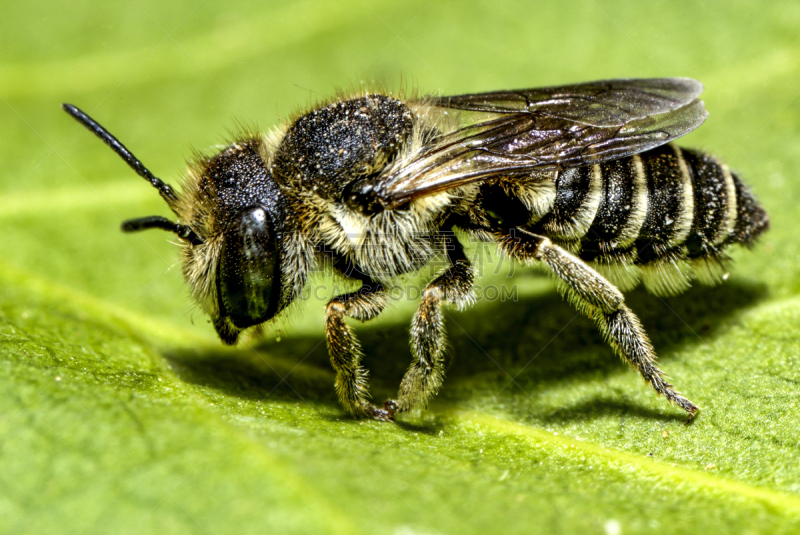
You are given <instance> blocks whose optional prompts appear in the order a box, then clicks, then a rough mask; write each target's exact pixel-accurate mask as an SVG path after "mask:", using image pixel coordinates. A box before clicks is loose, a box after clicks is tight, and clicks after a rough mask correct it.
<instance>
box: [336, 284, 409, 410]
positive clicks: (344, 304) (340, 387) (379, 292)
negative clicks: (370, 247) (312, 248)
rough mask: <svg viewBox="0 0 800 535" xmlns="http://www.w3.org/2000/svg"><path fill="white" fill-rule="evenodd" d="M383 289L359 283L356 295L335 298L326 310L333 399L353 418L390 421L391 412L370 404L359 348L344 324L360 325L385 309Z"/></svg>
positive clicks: (365, 372) (352, 293)
mask: <svg viewBox="0 0 800 535" xmlns="http://www.w3.org/2000/svg"><path fill="white" fill-rule="evenodd" d="M386 303H387V295H386V290H385V289H384V287H383V285H381V284H380V283H378V282H375V281H373V280H371V279H365V280H363V281H362V286H361V288H360V289H359V290H357V291H355V292H350V293H347V294H343V295H340V296H338V297H334V298H333V299H331V301H330V302H329V303H328V304H327V306H326V309H325V310H326V313H325V335H326V338H327V342H328V353H329V355H330V358H331V365H332V366H333V369H334V370H336V395H337V396H338V397H339V402H340V403H341V404H342V406H344V408H345V409H347V410H348V411H349V412H350V413H351V414H353V415H354V416H369V417H371V418H375V419H376V420H391V419H392V417H393V416H394V410H392V409H391V408H378V407H375V406H374V405H372V404H370V403H369V401H368V400H369V397H370V395H369V387H368V385H367V371H366V370H365V369H364V368H363V367H362V366H361V357H362V356H363V353H362V351H361V344H360V343H359V342H358V339H357V338H356V337H355V335H354V334H353V333H352V331H351V330H350V327H348V326H347V323H345V316H348V317H351V318H355V319H357V320H361V321H367V320H369V319H372V318H374V317H375V316H377V315H378V314H380V313H381V311H382V310H383V309H384V308H385V307H386Z"/></svg>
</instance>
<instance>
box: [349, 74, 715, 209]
mask: <svg viewBox="0 0 800 535" xmlns="http://www.w3.org/2000/svg"><path fill="white" fill-rule="evenodd" d="M702 90H703V86H702V84H701V83H700V82H698V81H696V80H692V79H689V78H655V79H643V80H606V81H600V82H591V83H586V84H578V85H567V86H560V87H547V88H541V89H525V90H520V91H496V92H492V93H479V94H475V95H460V96H454V97H436V98H432V99H425V100H424V101H421V102H422V103H423V104H425V105H428V106H432V107H433V108H434V111H436V109H439V110H440V111H442V112H444V111H448V110H461V111H460V112H459V113H460V114H461V115H463V116H464V117H466V118H467V119H469V118H470V117H476V119H474V120H473V122H470V123H467V124H461V125H459V126H457V127H455V128H453V129H452V130H451V131H449V132H443V133H442V134H441V135H439V136H438V137H437V138H436V139H434V140H433V142H432V143H431V144H430V147H429V148H428V149H426V150H423V151H421V153H420V154H419V155H418V156H417V157H415V158H414V159H413V160H412V161H410V162H405V163H404V165H403V166H402V167H399V168H396V169H394V170H392V171H391V172H390V174H389V175H388V176H384V177H381V179H380V180H379V181H378V183H374V184H370V185H368V186H367V187H366V188H365V189H368V190H370V191H369V196H370V197H372V198H373V199H375V200H376V201H378V202H379V203H380V204H382V205H383V206H386V207H388V208H392V207H396V206H399V205H401V204H403V203H405V202H407V201H409V200H411V199H414V198H416V197H420V196H422V195H427V194H429V193H433V192H436V191H442V190H445V189H450V188H453V187H457V186H461V185H465V184H469V183H472V182H476V181H482V180H486V179H488V178H491V177H493V176H500V175H505V176H509V175H511V176H513V175H522V174H526V173H528V172H530V171H531V170H547V169H563V168H567V167H579V166H583V165H591V164H596V163H600V162H605V161H608V160H615V159H618V158H622V157H625V156H630V155H632V154H636V153H639V152H643V151H646V150H649V149H652V148H655V147H658V146H659V145H663V144H664V143H668V142H669V141H672V140H673V139H675V138H677V137H680V136H682V135H684V134H686V133H687V132H690V131H692V130H694V129H695V128H697V127H698V126H700V124H702V123H703V121H704V120H705V118H706V117H707V115H708V113H707V112H706V110H705V108H704V107H703V102H702V101H700V100H698V99H697V98H696V97H697V96H698V95H699V94H700V93H701V92H702ZM365 186H366V185H365ZM364 193H367V192H366V191H364Z"/></svg>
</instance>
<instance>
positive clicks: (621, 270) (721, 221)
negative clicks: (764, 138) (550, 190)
mask: <svg viewBox="0 0 800 535" xmlns="http://www.w3.org/2000/svg"><path fill="white" fill-rule="evenodd" d="M536 227H537V228H536V230H538V231H539V232H542V233H545V234H547V235H548V236H550V237H551V238H553V239H554V240H556V241H558V242H560V243H562V244H564V245H565V246H567V247H569V248H571V249H572V250H579V251H580V253H579V254H580V256H581V257H582V258H583V259H585V260H589V261H593V262H594V265H595V266H596V268H597V269H598V271H600V272H602V273H603V274H604V275H606V276H607V277H609V278H610V279H612V281H613V282H615V283H617V284H618V285H619V286H621V287H622V288H623V289H624V288H628V287H632V286H634V285H635V284H636V283H637V282H638V280H639V278H640V277H642V278H643V279H644V283H645V285H646V286H647V288H648V290H650V291H651V292H653V293H656V294H659V295H663V294H672V293H677V292H680V291H682V290H684V289H685V288H686V287H688V286H689V283H690V281H691V279H692V278H693V277H695V276H696V277H697V278H699V279H701V280H702V281H703V282H716V281H718V280H720V279H721V278H722V277H723V276H724V271H725V270H724V268H723V266H722V262H723V261H724V260H725V259H726V257H725V256H724V254H723V253H722V250H723V249H724V248H725V247H726V246H727V245H729V244H731V243H741V244H744V245H749V244H751V243H752V242H753V241H754V240H755V239H756V238H757V237H758V236H759V235H760V234H761V233H762V232H764V231H765V230H766V229H767V228H768V227H769V219H768V217H767V215H766V213H765V212H764V210H763V209H762V208H761V206H760V205H759V204H758V203H757V201H756V200H755V198H754V197H753V195H752V194H751V193H750V192H749V191H748V190H747V188H746V187H745V186H744V185H743V184H742V183H741V181H739V179H738V177H736V175H735V174H734V173H732V172H731V171H730V170H729V169H728V167H727V166H726V165H725V164H723V163H721V162H719V161H718V160H717V159H715V158H713V157H711V156H709V155H707V154H703V153H701V152H697V151H693V150H685V149H681V148H679V147H677V146H675V145H672V144H669V145H665V146H663V147H659V148H657V149H654V150H651V151H648V152H644V153H642V154H639V155H636V156H633V157H629V158H623V159H620V160H616V161H612V162H607V163H603V164H598V165H594V166H591V167H584V168H579V169H573V170H568V171H563V172H560V173H559V174H558V176H557V177H556V199H555V202H554V204H553V208H552V210H551V212H550V213H549V214H547V216H545V217H544V218H543V219H542V220H541V221H540V222H539V223H538V224H537V225H536Z"/></svg>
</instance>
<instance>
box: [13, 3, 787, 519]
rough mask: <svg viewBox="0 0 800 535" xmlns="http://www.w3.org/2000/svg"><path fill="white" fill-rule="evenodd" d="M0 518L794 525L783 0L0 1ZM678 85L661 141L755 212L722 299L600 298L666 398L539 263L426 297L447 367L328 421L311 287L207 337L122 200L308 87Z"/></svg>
mask: <svg viewBox="0 0 800 535" xmlns="http://www.w3.org/2000/svg"><path fill="white" fill-rule="evenodd" d="M0 35H2V38H1V39H0V125H2V129H0V162H2V166H1V167H0V229H2V233H1V234H0V236H1V237H0V389H1V390H2V392H3V396H0V531H2V532H5V533H22V532H30V533H46V532H50V533H52V532H59V533H73V532H75V533H77V532H81V533H87V532H97V533H152V532H156V531H158V532H163V533H380V534H383V533H386V534H403V535H405V534H430V533H495V532H501V531H502V532H505V533H601V534H603V533H605V534H608V535H614V534H619V533H669V534H671V533H701V532H709V531H710V530H714V531H715V532H737V533H745V532H746V533H797V532H798V530H800V494H798V493H800V451H799V449H798V446H799V445H798V433H797V423H796V422H797V421H798V415H800V412H798V410H799V409H800V404H799V403H798V391H799V390H800V372H798V369H800V335H798V326H799V325H800V296H799V294H800V268H798V239H797V237H796V232H797V218H798V208H797V199H798V198H800V176H798V169H800V98H798V94H799V93H800V3H797V2H735V1H730V0H725V1H722V0H714V1H711V2H702V3H698V2H690V1H683V2H682V1H646V2H611V1H605V0H588V1H582V0H581V1H568V2H547V3H544V2H536V3H534V2H502V3H500V2H455V1H445V0H432V1H431V0H423V1H420V2H418V1H408V0H406V1H402V2H401V1H388V2H376V1H373V0H364V1H346V2H280V3H278V2H264V1H262V2H216V1H212V0H205V1H188V2H171V3H168V4H165V3H163V2H155V1H153V0H136V1H129V2H125V1H121V2H116V1H115V2H104V3H97V2H83V1H75V2H70V3H63V2H52V1H37V0H32V1H27V2H17V3H9V2H6V4H5V5H4V6H3V17H2V22H0ZM655 76H689V77H694V78H697V79H699V80H701V81H702V82H703V83H704V84H705V87H706V90H705V93H704V95H703V99H704V100H705V103H706V107H707V108H708V110H709V112H710V118H709V120H708V121H707V122H706V124H705V125H704V126H703V127H701V128H700V129H699V130H698V131H696V132H694V133H692V134H690V135H689V136H687V137H686V139H685V141H684V142H683V144H684V145H685V146H690V147H698V148H702V149H704V150H707V151H709V152H712V153H714V154H716V155H718V156H720V157H721V158H723V159H724V160H725V161H727V162H728V163H729V164H730V165H731V167H732V168H734V169H737V170H738V171H739V172H740V173H741V175H742V176H743V177H744V179H745V181H746V182H747V183H748V184H749V185H750V186H751V188H752V190H753V191H754V192H755V194H756V195H757V196H758V197H759V198H760V199H761V201H762V202H763V204H764V205H765V207H766V208H767V210H768V211H769V212H770V215H771V217H772V223H773V229H772V230H771V231H770V232H769V233H768V234H767V235H766V237H765V238H764V239H763V240H762V241H761V243H760V244H759V245H758V246H757V247H756V248H755V250H754V251H742V250H736V251H733V256H734V258H735V259H736V265H735V266H734V269H733V271H732V275H731V277H730V279H729V280H728V281H727V283H726V284H725V285H723V286H721V287H716V288H704V287H697V288H694V289H692V290H690V291H689V292H687V293H686V294H684V295H682V296H678V297H675V298H670V299H658V298H655V297H652V296H648V295H647V294H645V293H644V292H642V291H641V290H636V291H634V292H632V293H631V294H630V295H629V296H628V301H629V303H630V304H631V306H632V308H633V309H634V310H635V311H636V312H637V313H638V314H640V316H641V318H642V321H643V323H644V325H645V327H646V328H647V329H648V331H649V333H650V335H651V338H652V340H653V342H654V345H655V346H656V348H657V350H658V351H659V354H660V355H661V358H662V365H663V367H664V368H665V370H666V371H667V372H668V373H669V374H670V375H671V377H672V378H673V380H674V382H675V383H676V384H677V385H679V386H680V388H681V389H682V390H683V391H684V392H685V393H686V394H687V395H689V397H690V398H691V399H693V400H694V401H696V402H697V403H698V404H699V405H700V406H701V407H702V408H703V412H702V413H701V416H700V418H699V419H698V420H697V421H696V422H695V423H694V424H693V425H691V426H685V425H683V424H684V420H685V419H684V417H683V415H682V414H681V413H680V412H679V411H678V410H677V409H675V408H673V407H670V406H669V405H668V404H666V402H664V400H663V399H660V398H657V397H656V396H655V395H654V394H653V393H652V392H651V391H650V390H649V388H648V387H646V386H645V385H644V384H643V382H642V381H641V379H640V378H639V377H637V376H636V374H634V373H631V372H630V371H628V370H626V369H625V368H624V367H623V366H621V365H620V364H619V362H618V361H617V359H616V357H614V356H613V354H612V353H611V351H610V349H608V348H607V347H606V346H605V344H604V343H603V342H602V340H601V339H600V336H599V335H598V334H597V333H596V332H595V329H594V327H593V325H592V324H591V322H589V321H588V320H585V319H584V318H582V317H579V316H576V314H575V312H574V311H573V310H572V309H571V308H570V307H569V306H568V305H567V304H566V303H563V302H562V301H561V299H560V297H559V296H558V295H557V294H556V293H555V292H554V291H553V287H552V284H551V282H550V281H548V280H547V279H546V278H543V277H540V276H537V275H535V274H532V273H528V272H525V271H523V270H519V269H517V270H515V272H514V274H513V277H512V278H507V277H506V271H502V272H501V273H499V274H496V275H493V274H492V271H493V264H492V260H494V257H495V255H494V253H493V252H490V254H489V257H487V258H486V259H485V262H486V264H485V271H486V272H487V273H486V276H485V278H484V279H483V280H482V283H483V284H484V285H490V284H496V285H501V284H505V285H507V286H513V285H515V286H516V288H517V289H518V300H516V301H514V302H507V303H499V302H488V301H482V302H480V303H478V304H477V305H476V306H475V307H474V308H473V309H471V310H469V311H467V312H464V313H456V312H455V311H449V312H448V314H447V316H448V319H447V321H448V323H447V325H448V330H449V332H450V335H451V345H452V348H451V351H450V362H449V364H448V379H447V380H446V382H445V386H444V389H443V391H442V392H441V394H440V396H439V398H438V399H437V400H436V401H435V402H434V404H433V405H432V406H431V408H430V410H428V411H426V412H421V413H417V414H412V415H408V416H406V417H404V418H403V419H402V420H401V421H400V422H398V423H397V424H380V423H377V422H371V421H356V420H351V419H349V418H347V417H346V416H345V415H344V414H343V412H342V410H341V409H340V408H339V406H338V404H337V403H336V400H335V396H334V393H333V386H332V385H333V374H332V372H331V371H330V369H329V366H328V364H327V355H326V350H325V344H324V338H323V331H322V307H321V306H320V304H319V303H316V302H312V303H310V304H308V305H307V306H306V307H305V309H304V312H303V313H302V314H296V315H295V316H294V317H293V318H292V319H291V321H289V322H284V323H281V324H280V326H279V328H278V329H277V330H272V331H269V332H268V335H267V337H266V338H265V340H264V341H263V342H262V343H259V344H256V345H255V346H253V347H252V348H240V349H238V350H228V349H224V348H222V347H221V345H220V344H219V342H218V341H216V339H215V337H214V334H213V330H212V329H211V327H210V326H209V325H208V323H207V318H205V317H204V316H203V314H202V313H201V312H200V311H199V310H197V309H196V308H195V307H194V306H193V305H192V303H191V302H190V300H189V298H188V292H187V291H186V289H185V287H184V284H183V281H182V278H181V275H180V267H179V265H178V264H177V263H176V260H177V259H176V248H175V246H174V245H171V244H170V243H169V242H168V239H169V238H168V236H165V235H164V234H163V233H160V232H155V231H154V232H151V233H143V234H139V235H122V234H121V233H120V232H119V230H118V228H119V223H120V221H121V220H123V219H126V218H130V217H137V216H142V215H149V214H163V215H168V214H167V210H166V208H165V206H163V203H162V202H161V201H160V199H159V197H158V195H157V194H156V192H155V191H154V190H153V189H152V188H150V187H149V186H148V185H147V184H146V183H144V181H142V179H140V178H139V177H137V176H136V175H135V174H134V173H133V172H132V171H130V170H129V169H128V168H127V167H126V166H125V164H124V163H123V162H121V160H119V158H118V157H116V156H115V155H114V154H113V153H112V152H111V151H109V150H108V148H107V147H105V146H104V145H103V144H102V143H100V142H99V141H98V140H97V139H95V138H94V137H93V136H91V135H90V134H89V133H88V132H86V131H85V130H84V129H83V128H81V127H80V126H79V125H77V123H75V122H74V121H72V120H71V119H70V118H69V117H67V116H66V115H65V114H64V113H63V112H62V111H61V109H60V107H59V106H60V104H61V103H62V102H70V103H73V104H76V105H78V106H80V107H81V108H83V109H84V110H85V111H87V112H88V113H90V114H91V115H93V116H94V117H95V118H96V119H98V120H99V121H100V122H101V123H102V124H103V125H105V126H106V127H108V128H109V130H111V132H112V133H114V134H115V135H117V136H118V137H119V138H120V139H121V140H122V141H123V142H124V143H125V144H126V145H127V146H128V147H129V148H130V149H131V150H133V151H134V153H135V154H136V155H137V156H138V157H139V158H140V159H142V161H144V162H145V164H146V165H148V166H149V167H150V168H151V169H152V170H153V171H154V172H155V174H156V175H158V176H160V177H162V178H164V179H165V180H167V181H169V182H173V183H174V182H177V181H178V180H179V178H180V177H181V175H182V172H183V169H184V166H185V159H186V158H188V157H190V156H191V154H192V150H193V149H199V150H206V149H210V148H213V147H214V146H215V145H217V144H220V143H223V142H224V140H225V139H226V137H228V136H229V133H230V132H231V131H235V130H236V129H237V125H239V124H243V125H257V126H258V127H259V128H262V129H266V128H269V127H272V126H274V125H276V124H278V123H279V122H280V121H281V120H282V119H284V118H286V117H289V116H290V115H291V114H292V113H294V112H296V111H298V110H301V109H303V108H305V107H307V106H309V105H311V104H313V103H314V102H315V101H317V100H318V99H321V98H324V97H326V96H328V95H330V94H331V93H333V92H335V91H336V90H339V89H344V90H348V89H354V88H360V87H362V84H370V83H381V84H384V85H385V86H387V87H389V88H399V87H406V88H417V89H418V90H419V91H420V92H421V93H441V94H448V93H453V94H455V93H466V92H477V91H487V90H493V89H508V88H521V87H534V86H542V85H553V84H562V83H571V82H579V81H588V80H592V79H601V78H613V77H655ZM414 306H415V305H414V303H408V302H404V303H398V305H397V306H396V307H395V308H394V310H392V311H390V312H389V313H388V314H386V315H385V317H382V318H380V319H379V320H377V321H375V322H372V323H370V324H365V325H363V326H362V325H357V326H356V329H357V332H358V333H359V335H360V336H361V338H362V341H363V343H364V347H365V350H366V352H367V358H366V361H365V362H366V365H367V366H368V367H369V368H370V369H371V370H372V376H371V380H372V385H373V391H374V392H375V395H376V399H378V400H382V399H384V398H385V397H387V396H390V395H392V394H393V392H394V391H395V388H396V385H397V384H398V383H399V380H400V377H401V376H402V373H403V370H404V368H405V367H406V366H407V363H408V361H409V356H408V351H407V349H406V341H407V324H408V321H409V319H410V315H411V313H412V311H413V309H414Z"/></svg>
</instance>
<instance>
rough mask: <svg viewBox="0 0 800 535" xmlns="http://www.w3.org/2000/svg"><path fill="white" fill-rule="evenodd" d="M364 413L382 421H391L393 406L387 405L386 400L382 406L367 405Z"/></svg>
mask: <svg viewBox="0 0 800 535" xmlns="http://www.w3.org/2000/svg"><path fill="white" fill-rule="evenodd" d="M365 412H366V415H367V416H369V417H370V418H373V419H375V420H380V421H382V422H391V421H392V420H394V408H392V407H389V406H388V402H387V403H386V404H384V405H383V407H382V408H379V407H376V406H374V405H367V407H366V411H365Z"/></svg>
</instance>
